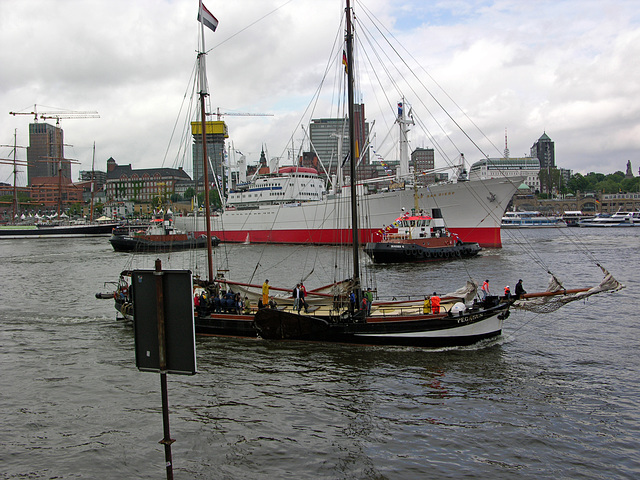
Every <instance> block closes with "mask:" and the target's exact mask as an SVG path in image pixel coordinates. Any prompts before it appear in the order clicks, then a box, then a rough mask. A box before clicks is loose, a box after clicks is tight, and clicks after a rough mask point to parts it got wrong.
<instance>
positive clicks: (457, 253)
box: [364, 209, 482, 263]
mask: <svg viewBox="0 0 640 480" xmlns="http://www.w3.org/2000/svg"><path fill="white" fill-rule="evenodd" d="M380 236H381V239H380V240H379V241H376V242H369V243H367V244H366V245H365V247H364V251H365V253H366V254H367V255H369V257H371V260H373V262H374V263H400V262H435V261H441V260H455V259H458V258H470V257H473V256H475V255H477V254H478V253H479V252H480V250H482V248H480V245H479V244H478V243H474V242H463V241H462V240H460V238H459V237H458V236H457V235H456V234H452V233H451V232H449V230H447V228H446V227H445V224H444V219H443V218H442V216H441V215H440V214H439V210H438V209H434V211H433V215H432V216H429V215H425V214H424V213H422V212H419V213H418V214H415V213H405V214H404V215H402V216H400V217H398V218H397V219H396V220H395V221H394V222H393V224H391V225H389V226H387V227H385V229H384V230H382V231H381V234H380Z"/></svg>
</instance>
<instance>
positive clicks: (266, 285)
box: [262, 279, 269, 307]
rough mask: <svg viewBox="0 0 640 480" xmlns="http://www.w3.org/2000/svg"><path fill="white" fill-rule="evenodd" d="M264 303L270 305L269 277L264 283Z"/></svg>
mask: <svg viewBox="0 0 640 480" xmlns="http://www.w3.org/2000/svg"><path fill="white" fill-rule="evenodd" d="M262 305H264V306H265V307H266V306H267V305H269V279H267V280H265V281H264V283H263V284H262Z"/></svg>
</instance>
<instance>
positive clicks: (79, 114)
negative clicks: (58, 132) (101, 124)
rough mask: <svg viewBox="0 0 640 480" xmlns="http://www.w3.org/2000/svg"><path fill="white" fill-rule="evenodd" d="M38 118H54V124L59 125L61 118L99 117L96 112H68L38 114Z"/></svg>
mask: <svg viewBox="0 0 640 480" xmlns="http://www.w3.org/2000/svg"><path fill="white" fill-rule="evenodd" d="M40 118H42V119H43V120H47V119H49V118H52V119H53V118H55V119H56V126H58V125H60V119H61V118H100V115H98V112H70V113H61V114H49V115H44V114H43V115H40Z"/></svg>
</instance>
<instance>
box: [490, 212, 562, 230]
mask: <svg viewBox="0 0 640 480" xmlns="http://www.w3.org/2000/svg"><path fill="white" fill-rule="evenodd" d="M501 225H502V228H550V227H566V226H567V223H566V222H565V221H564V220H563V219H562V218H561V217H556V216H544V215H541V214H540V212H535V211H531V212H515V211H514V212H505V213H504V216H503V217H502V223H501Z"/></svg>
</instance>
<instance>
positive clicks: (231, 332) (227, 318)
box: [195, 313, 258, 338]
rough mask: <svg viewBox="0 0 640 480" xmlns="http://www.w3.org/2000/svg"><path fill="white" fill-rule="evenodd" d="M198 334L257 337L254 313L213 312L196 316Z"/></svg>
mask: <svg viewBox="0 0 640 480" xmlns="http://www.w3.org/2000/svg"><path fill="white" fill-rule="evenodd" d="M195 322H196V334H197V335H214V336H229V337H249V338H257V337H258V332H257V330H256V328H255V326H254V324H253V314H251V315H242V314H241V315H237V314H231V313H211V314H209V315H202V316H196V317H195Z"/></svg>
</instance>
